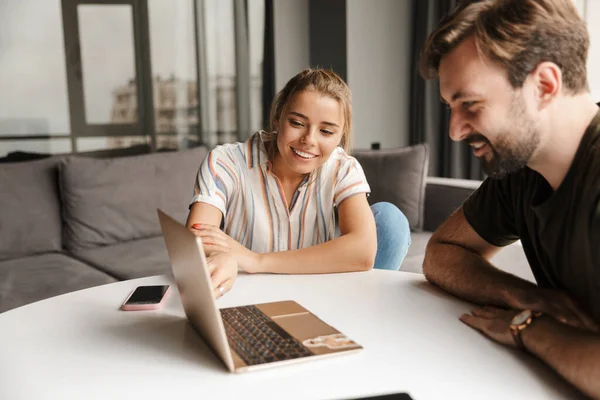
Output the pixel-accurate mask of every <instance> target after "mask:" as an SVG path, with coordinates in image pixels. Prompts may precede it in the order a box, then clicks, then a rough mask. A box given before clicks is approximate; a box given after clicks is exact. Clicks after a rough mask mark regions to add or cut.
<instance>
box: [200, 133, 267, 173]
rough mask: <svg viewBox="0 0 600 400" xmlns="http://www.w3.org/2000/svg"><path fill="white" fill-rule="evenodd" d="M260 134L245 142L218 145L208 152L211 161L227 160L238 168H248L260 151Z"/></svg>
mask: <svg viewBox="0 0 600 400" xmlns="http://www.w3.org/2000/svg"><path fill="white" fill-rule="evenodd" d="M260 139H261V138H260V134H259V133H255V134H254V135H252V136H251V137H250V138H249V139H248V140H246V141H245V142H235V143H225V144H220V145H218V146H217V147H215V148H214V149H212V150H211V151H210V152H209V155H210V156H211V157H212V159H213V160H227V163H233V164H234V165H236V166H238V167H242V166H250V165H249V162H250V161H251V160H252V159H253V157H256V154H257V153H259V152H260V151H261V146H260V144H261V143H260Z"/></svg>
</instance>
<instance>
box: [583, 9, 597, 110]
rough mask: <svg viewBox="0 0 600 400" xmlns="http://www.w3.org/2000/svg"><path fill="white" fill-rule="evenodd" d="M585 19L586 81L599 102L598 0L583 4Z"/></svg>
mask: <svg viewBox="0 0 600 400" xmlns="http://www.w3.org/2000/svg"><path fill="white" fill-rule="evenodd" d="M584 9H585V19H586V21H587V26H588V31H589V32H590V51H589V54H588V65H587V71H588V82H589V84H590V91H591V92H592V97H593V98H594V100H595V101H596V102H600V25H599V24H598V22H597V21H599V20H600V1H598V0H587V3H586V4H585V7H584Z"/></svg>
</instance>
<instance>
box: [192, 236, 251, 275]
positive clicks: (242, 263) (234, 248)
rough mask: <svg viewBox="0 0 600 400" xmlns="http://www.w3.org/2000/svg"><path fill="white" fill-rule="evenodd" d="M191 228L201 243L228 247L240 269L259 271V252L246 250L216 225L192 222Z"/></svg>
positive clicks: (249, 271)
mask: <svg viewBox="0 0 600 400" xmlns="http://www.w3.org/2000/svg"><path fill="white" fill-rule="evenodd" d="M192 228H193V229H194V230H195V231H196V234H197V235H198V236H199V237H200V239H202V243H203V244H205V245H211V246H219V247H226V248H229V249H230V254H231V255H232V256H233V257H234V258H235V259H236V261H237V262H238V266H239V267H240V268H241V269H242V270H244V271H246V272H248V273H255V272H259V270H258V265H259V254H257V253H255V252H253V251H251V250H248V249H247V248H246V247H244V246H242V245H241V244H240V243H238V242H237V241H235V240H233V239H232V238H231V237H229V235H227V234H226V233H225V232H223V231H222V230H221V229H219V228H218V227H216V226H214V225H208V224H194V225H192Z"/></svg>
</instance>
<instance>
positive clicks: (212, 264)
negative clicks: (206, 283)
mask: <svg viewBox="0 0 600 400" xmlns="http://www.w3.org/2000/svg"><path fill="white" fill-rule="evenodd" d="M207 261H208V272H209V273H210V279H211V281H212V285H213V295H214V296H215V299H218V298H219V297H221V296H223V295H224V294H225V293H227V292H229V291H230V290H231V288H232V287H233V284H234V282H235V279H236V278H237V274H238V263H237V261H236V260H235V258H234V257H233V256H232V255H231V253H223V252H221V253H215V254H212V255H210V256H208V257H207Z"/></svg>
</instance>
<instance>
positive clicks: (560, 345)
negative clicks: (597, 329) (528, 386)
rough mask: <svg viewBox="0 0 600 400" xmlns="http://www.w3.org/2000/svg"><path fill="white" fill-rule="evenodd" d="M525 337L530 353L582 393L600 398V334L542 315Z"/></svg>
mask: <svg viewBox="0 0 600 400" xmlns="http://www.w3.org/2000/svg"><path fill="white" fill-rule="evenodd" d="M521 337H522V339H523V344H524V346H525V348H526V349H527V350H529V352H531V353H532V354H534V355H536V356H537V357H538V358H540V359H542V360H543V361H544V362H546V364H548V365H549V366H550V367H552V368H553V369H554V370H555V371H556V372H558V373H559V374H560V375H561V376H562V377H564V378H565V379H566V380H568V381H569V382H571V383H572V384H573V385H574V386H575V387H577V388H579V390H581V391H582V392H584V393H586V394H587V395H589V396H591V397H593V398H595V399H600V335H598V334H597V333H593V332H590V331H585V330H581V329H577V328H572V327H570V326H568V325H565V324H563V323H560V322H558V321H556V320H555V319H554V318H552V317H549V316H542V317H540V318H537V319H535V320H534V322H533V323H532V324H531V326H529V327H528V328H527V329H525V330H524V331H523V332H522V335H521Z"/></svg>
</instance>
